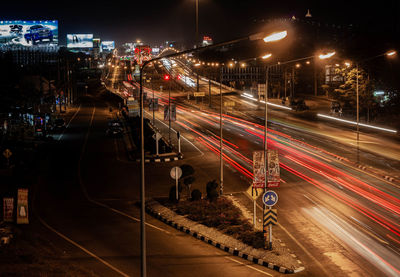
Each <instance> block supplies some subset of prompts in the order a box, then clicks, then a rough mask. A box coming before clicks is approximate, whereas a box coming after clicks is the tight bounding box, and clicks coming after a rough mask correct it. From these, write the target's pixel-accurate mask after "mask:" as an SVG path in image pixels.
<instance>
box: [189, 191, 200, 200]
mask: <svg viewBox="0 0 400 277" xmlns="http://www.w3.org/2000/svg"><path fill="white" fill-rule="evenodd" d="M191 196H192V198H191V200H192V201H197V200H200V199H201V192H200V191H199V190H198V189H194V190H193V191H192V193H191Z"/></svg>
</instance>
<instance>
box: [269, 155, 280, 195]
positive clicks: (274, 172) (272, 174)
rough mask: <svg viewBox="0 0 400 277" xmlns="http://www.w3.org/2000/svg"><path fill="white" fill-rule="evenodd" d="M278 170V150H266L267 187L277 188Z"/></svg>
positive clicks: (278, 180) (278, 181)
mask: <svg viewBox="0 0 400 277" xmlns="http://www.w3.org/2000/svg"><path fill="white" fill-rule="evenodd" d="M280 175H281V174H280V168H279V155H278V150H276V149H273V150H268V187H269V188H270V187H279V183H280V179H281V177H280Z"/></svg>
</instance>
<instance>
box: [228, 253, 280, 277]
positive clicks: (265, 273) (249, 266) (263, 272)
mask: <svg viewBox="0 0 400 277" xmlns="http://www.w3.org/2000/svg"><path fill="white" fill-rule="evenodd" d="M224 258H225V259H227V260H230V261H232V262H235V263H238V264H241V265H244V266H245V267H248V268H251V269H253V270H255V271H257V272H260V273H262V274H264V275H268V276H274V275H272V274H269V273H268V272H265V271H262V270H260V269H258V268H255V267H254V266H251V265H248V264H245V263H242V262H239V261H236V260H235V259H233V258H230V257H224Z"/></svg>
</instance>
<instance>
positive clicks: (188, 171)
mask: <svg viewBox="0 0 400 277" xmlns="http://www.w3.org/2000/svg"><path fill="white" fill-rule="evenodd" d="M180 168H181V169H182V176H181V178H185V177H187V176H190V175H193V174H194V168H193V167H192V166H191V165H189V164H183V165H181V166H180Z"/></svg>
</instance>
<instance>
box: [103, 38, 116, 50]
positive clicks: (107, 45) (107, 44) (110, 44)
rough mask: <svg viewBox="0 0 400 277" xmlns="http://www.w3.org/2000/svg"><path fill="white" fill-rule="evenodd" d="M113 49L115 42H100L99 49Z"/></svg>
mask: <svg viewBox="0 0 400 277" xmlns="http://www.w3.org/2000/svg"><path fill="white" fill-rule="evenodd" d="M114 49H115V42H114V41H112V40H110V41H102V42H101V50H102V51H112V50H114Z"/></svg>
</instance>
